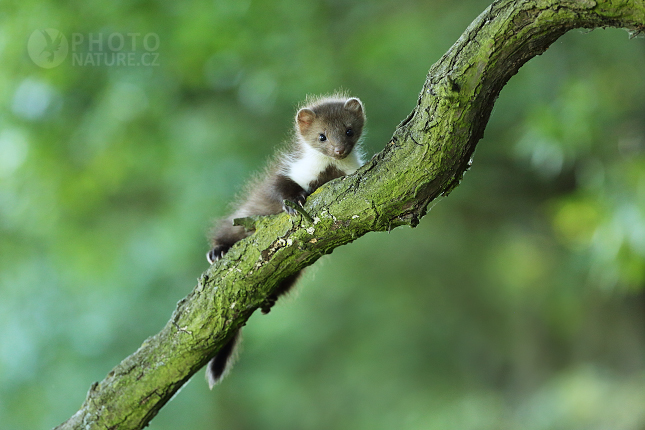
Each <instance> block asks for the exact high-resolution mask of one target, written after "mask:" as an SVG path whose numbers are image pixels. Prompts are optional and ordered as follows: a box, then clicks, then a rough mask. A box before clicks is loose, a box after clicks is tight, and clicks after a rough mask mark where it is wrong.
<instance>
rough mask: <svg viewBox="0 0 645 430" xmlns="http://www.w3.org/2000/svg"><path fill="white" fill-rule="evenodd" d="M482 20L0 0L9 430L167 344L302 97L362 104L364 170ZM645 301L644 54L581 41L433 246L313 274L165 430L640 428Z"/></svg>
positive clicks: (500, 142) (517, 82)
mask: <svg viewBox="0 0 645 430" xmlns="http://www.w3.org/2000/svg"><path fill="white" fill-rule="evenodd" d="M487 5H488V2H487V1H485V0H468V1H460V2H454V1H448V0H429V1H400V0H396V1H395V0H377V1H358V0H356V1H349V2H347V1H342V2H341V1H339V0H327V1H320V0H318V1H310V2H303V1H298V0H283V1H260V0H239V1H233V0H230V1H221V0H218V1H201V0H189V1H184V2H171V1H134V2H123V1H114V2H81V1H72V2H59V1H53V0H41V1H38V2H36V1H25V2H21V3H20V4H19V5H18V4H17V3H16V2H9V3H7V2H3V3H2V4H1V5H0V102H1V103H0V428H2V429H3V430H26V429H43V428H51V427H54V426H56V425H58V424H59V423H60V422H62V421H64V420H66V419H67V418H68V417H69V416H71V415H72V414H73V413H74V412H75V411H76V410H77V409H78V407H79V406H80V404H81V403H82V401H83V399H84V397H85V395H86V392H87V390H88V388H89V386H90V385H91V383H92V382H94V381H99V380H101V379H103V377H104V376H105V375H106V374H107V373H108V372H109V371H110V369H111V368H112V367H113V366H115V365H116V364H117V363H119V362H120V361H121V360H122V359H123V358H124V357H126V356H127V355H129V354H130V353H132V352H133V351H135V350H136V349H137V348H138V346H139V345H140V344H141V343H142V342H143V340H144V339H145V338H146V337H148V336H150V335H153V334H155V333H156V332H157V331H159V330H160V329H161V328H162V327H163V325H164V324H165V323H166V321H167V320H168V318H169V317H170V315H171V313H172V311H173V309H174V307H175V304H176V302H177V301H178V300H180V299H181V298H182V297H184V296H185V295H186V294H188V293H189V292H190V291H191V290H192V288H193V287H194V286H195V284H196V278H197V277H198V276H199V274H200V273H201V272H202V271H204V270H205V269H206V268H207V263H206V259H205V253H206V251H207V247H208V245H207V241H206V239H205V236H206V232H207V230H208V228H209V226H210V225H211V222H212V220H213V219H214V218H215V217H217V216H222V215H224V214H225V213H226V208H227V204H228V203H229V202H230V201H231V200H232V199H233V197H234V195H235V194H236V193H237V192H239V191H240V189H241V188H242V185H243V183H244V181H245V180H246V179H247V178H248V177H249V176H250V175H252V173H253V172H255V171H257V170H259V169H261V168H262V166H263V164H264V162H265V160H266V159H267V157H269V156H270V154H271V153H272V151H273V148H274V147H275V146H276V145H278V144H280V142H282V141H283V140H284V139H285V138H286V137H287V136H288V133H289V130H290V128H291V126H292V125H291V124H292V117H293V115H294V113H295V108H296V106H297V104H298V103H300V102H301V101H302V100H303V99H304V97H305V95H306V94H320V93H328V92H332V91H334V90H337V89H345V90H348V91H349V92H351V94H353V95H356V96H358V97H360V98H361V99H362V100H363V102H364V103H365V106H366V111H367V114H368V134H367V139H366V142H365V146H366V150H367V152H368V153H369V154H370V155H372V154H374V153H376V152H378V151H379V150H380V149H381V148H382V147H383V146H384V145H385V143H386V142H387V141H388V139H389V138H390V136H391V134H392V132H393V130H394V128H395V126H396V125H397V124H398V123H399V122H400V121H401V120H402V119H404V118H405V117H406V116H407V114H408V113H409V112H410V111H411V110H412V108H413V106H414V104H415V102H416V99H417V94H418V92H419V91H420V89H421V85H422V83H423V81H424V78H425V74H426V72H427V70H428V69H429V67H430V66H431V64H432V63H434V62H435V61H436V60H437V59H438V58H439V57H440V56H441V55H442V54H443V53H444V52H445V51H446V50H447V49H448V48H449V47H450V46H451V45H452V43H454V41H456V40H457V38H458V37H459V36H460V34H461V33H462V32H463V30H464V29H465V28H466V27H467V26H468V24H469V23H470V22H471V21H472V20H473V19H474V18H475V17H476V16H477V15H478V14H479V13H481V12H482V11H483V10H484V9H485V7H486V6H487ZM45 28H51V29H55V30H58V31H60V32H61V33H62V34H64V35H65V36H66V39H67V41H68V49H69V52H68V56H67V57H66V58H65V60H64V61H63V62H62V63H61V64H60V65H58V66H56V67H52V68H42V67H39V66H37V65H36V64H35V63H34V62H33V61H32V60H31V57H30V55H29V54H30V49H28V40H29V39H30V36H31V35H32V33H33V32H35V31H39V30H40V29H45ZM115 34H116V36H114V35H115ZM129 34H134V35H132V36H129ZM149 34H151V35H152V36H149V37H150V38H149V39H146V42H147V44H144V43H143V42H144V38H145V36H146V35H149ZM78 35H80V36H78ZM35 37H37V36H35ZM74 38H75V39H74ZM80 38H83V40H81V39H80ZM121 39H124V41H125V43H124V44H123V46H119V45H120V40H121ZM73 42H74V43H76V44H74V45H73V44H72V43H73ZM108 42H111V45H109V44H108ZM157 42H158V43H157ZM112 48H117V49H112ZM119 53H123V54H124V55H128V56H132V58H134V60H133V61H135V63H127V64H115V61H114V60H113V59H112V58H113V57H112V55H115V54H119ZM146 53H150V54H155V56H154V58H153V57H152V56H148V57H143V54H146ZM94 54H98V56H95V55H94ZM88 56H91V57H92V58H91V59H90V60H88ZM128 58H130V57H128ZM144 58H146V59H147V60H153V61H154V62H155V64H156V65H152V64H150V61H146V64H138V65H137V64H136V62H139V61H140V60H143V59H144ZM98 61H101V63H100V64H96V63H97V62H98ZM106 62H107V63H108V64H105V63H106ZM92 63H94V65H93V64H92ZM110 63H111V64H110ZM644 285H645V40H644V39H642V38H634V39H630V38H629V35H628V33H627V32H625V31H623V30H610V29H606V30H596V31H593V32H587V31H572V32H570V33H569V34H567V35H565V36H564V37H562V38H561V39H560V40H558V41H557V42H556V43H555V44H554V45H553V46H552V47H551V48H550V49H549V50H548V51H547V52H546V53H545V54H544V55H542V56H540V57H538V58H535V59H533V60H532V61H530V62H529V63H528V64H527V65H526V66H524V67H523V68H522V69H521V70H520V72H519V73H518V74H517V75H516V76H515V77H513V78H512V79H511V81H510V82H509V84H508V85H507V86H506V87H505V88H504V90H503V91H502V93H501V96H500V97H499V99H498V101H497V104H496V105H495V109H494V111H493V114H492V118H491V121H490V123H489V125H488V127H487V129H486V134H485V137H484V139H483V140H482V141H481V142H480V144H479V146H478V149H477V151H476V153H475V156H474V164H473V167H472V168H471V169H470V171H469V172H468V173H467V174H466V175H465V177H464V180H463V183H462V185H461V186H460V187H458V188H457V189H456V190H455V191H453V193H452V194H451V195H450V196H449V197H447V198H443V199H442V200H441V201H439V202H438V203H437V204H436V205H435V206H433V208H432V210H431V211H430V212H429V214H428V215H427V216H426V217H425V218H424V219H423V220H422V222H421V224H420V225H419V226H418V227H417V228H416V229H410V228H407V227H406V228H399V229H395V230H393V231H392V232H390V233H373V234H369V235H367V236H365V237H363V238H361V239H359V240H357V241H356V242H354V243H352V244H351V245H348V246H345V247H341V248H339V249H337V250H335V251H334V253H333V254H332V255H330V256H326V257H324V258H322V259H321V260H320V261H318V262H317V263H316V264H315V265H314V266H313V267H311V268H309V270H308V271H307V273H306V276H305V277H304V279H303V280H302V282H300V286H299V291H298V293H296V294H294V295H293V296H292V297H291V298H288V299H287V300H282V301H281V302H280V303H279V304H278V306H276V308H274V310H273V312H271V314H270V315H268V316H259V315H254V316H253V317H252V318H251V319H250V321H249V323H248V325H247V326H246V327H245V329H244V336H245V340H244V351H243V353H242V355H241V359H240V361H239V362H238V364H237V366H236V367H235V369H234V372H233V373H232V374H231V375H230V376H229V377H228V378H227V379H226V380H225V381H224V382H223V383H222V384H221V385H220V386H218V387H216V388H215V389H214V390H213V391H208V389H207V385H206V383H205V381H204V379H203V372H200V373H198V374H197V375H195V377H194V378H193V380H192V381H191V382H190V383H189V384H187V386H185V387H184V389H183V390H182V391H181V392H180V393H179V394H178V395H177V396H176V397H175V398H174V400H172V401H171V402H170V403H169V404H168V405H167V406H166V407H165V408H164V409H163V410H162V411H161V412H160V414H159V415H158V416H157V417H156V418H155V419H154V420H153V421H152V423H151V425H150V427H149V428H151V429H154V430H166V429H193V430H201V429H234V430H236V429H240V430H242V429H260V428H261V429H370V430H377V429H442V430H449V429H459V430H464V429H535V430H542V429H612V430H621V429H634V430H643V429H645V406H644V405H645V295H644V294H643V287H644Z"/></svg>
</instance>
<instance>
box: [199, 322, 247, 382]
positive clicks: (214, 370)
mask: <svg viewBox="0 0 645 430" xmlns="http://www.w3.org/2000/svg"><path fill="white" fill-rule="evenodd" d="M241 339H242V336H241V329H238V330H237V331H236V332H235V334H234V335H233V336H232V337H231V339H230V340H229V341H228V342H227V343H226V345H224V346H223V347H222V348H221V349H220V350H219V351H218V352H217V355H216V356H215V357H214V358H213V359H212V360H211V361H209V362H208V365H207V366H206V380H207V381H208V387H209V388H210V389H211V390H212V389H213V387H214V386H215V385H216V384H219V382H220V381H221V380H222V378H224V376H226V374H227V373H228V372H229V371H230V370H231V367H233V363H235V360H236V359H237V346H238V345H239V343H240V340H241Z"/></svg>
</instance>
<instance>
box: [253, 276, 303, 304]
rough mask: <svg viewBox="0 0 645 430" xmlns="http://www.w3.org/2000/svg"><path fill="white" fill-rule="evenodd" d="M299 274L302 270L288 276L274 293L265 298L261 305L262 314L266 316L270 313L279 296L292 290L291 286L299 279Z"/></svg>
mask: <svg viewBox="0 0 645 430" xmlns="http://www.w3.org/2000/svg"><path fill="white" fill-rule="evenodd" d="M301 274H302V270H301V271H300V272H298V273H295V274H293V275H291V276H289V277H288V278H287V279H285V280H284V281H282V283H281V284H280V286H279V287H278V289H277V290H276V291H275V293H273V294H271V295H270V296H268V297H267V298H266V301H265V302H264V303H263V304H262V307H261V310H262V313H263V314H268V313H269V312H271V308H272V307H273V305H275V302H276V301H277V300H278V298H279V297H280V296H283V295H285V294H287V293H288V292H289V291H290V290H291V288H293V286H294V285H295V284H296V282H297V281H298V279H299V278H300V275H301Z"/></svg>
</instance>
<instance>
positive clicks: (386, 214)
mask: <svg viewBox="0 0 645 430" xmlns="http://www.w3.org/2000/svg"><path fill="white" fill-rule="evenodd" d="M596 27H622V28H627V29H628V30H630V31H632V32H634V33H640V32H643V31H645V0H597V1H594V0H502V1H496V2H495V3H493V4H492V5H491V6H490V7H488V8H487V9H486V10H485V11H484V12H483V13H482V14H481V15H480V16H479V17H477V19H475V21H474V22H473V23H472V24H471V25H470V26H469V27H468V28H467V29H466V31H465V32H464V33H463V35H462V36H461V37H460V38H459V40H458V41H457V42H456V43H455V44H454V45H453V46H452V47H451V48H450V50H449V51H448V52H447V53H446V54H445V55H444V56H443V57H442V58H441V59H440V60H439V61H438V62H437V63H436V64H435V65H433V66H432V68H431V69H430V71H429V73H428V76H427V78H426V81H425V84H424V86H423V90H422V91H421V93H420V95H419V98H418V100H417V105H416V107H415V108H414V110H413V111H412V113H411V114H410V115H409V116H408V118H406V119H405V120H404V121H403V122H402V123H401V124H400V125H399V126H398V127H397V129H396V130H395V131H394V135H393V137H392V139H391V140H390V141H389V142H388V144H387V145H386V147H385V149H384V150H383V151H382V152H380V153H379V154H377V155H376V156H375V157H373V158H372V160H370V161H369V162H368V163H367V164H366V165H365V166H363V167H362V168H361V169H360V170H359V171H358V172H357V173H356V174H354V175H351V176H349V177H345V178H342V179H339V180H336V181H332V182H331V183H329V184H327V185H325V186H323V187H322V188H321V189H319V190H318V191H316V192H315V193H314V194H312V195H311V196H310V197H309V198H308V200H307V203H306V205H305V210H306V211H307V213H309V214H311V216H312V217H313V218H314V223H313V224H312V223H310V222H305V221H304V220H303V219H302V218H301V215H296V216H294V217H291V216H288V215H287V214H280V215H276V216H271V217H265V218H260V219H257V220H255V224H256V228H257V231H256V233H255V234H254V235H253V236H251V237H249V238H248V239H246V240H243V241H241V242H239V243H238V244H236V245H235V246H234V247H233V248H232V249H231V250H230V251H229V252H228V253H227V254H226V256H225V258H224V259H222V260H221V261H219V262H218V263H216V264H215V265H213V266H212V267H210V268H209V269H208V270H207V271H206V272H205V273H204V274H202V276H201V277H200V279H199V282H198V285H197V287H196V288H195V289H194V290H193V291H192V292H191V293H190V294H189V295H188V296H187V297H186V298H184V299H182V300H181V301H180V302H179V303H178V305H177V309H176V310H175V312H174V313H173V315H172V317H171V319H170V321H169V322H168V323H167V325H166V326H165V327H164V329H163V330H162V331H161V332H160V333H158V334H156V335H155V336H152V337H150V338H149V339H147V340H146V341H145V342H144V343H143V345H141V347H140V348H139V349H138V350H137V351H136V352H135V353H133V354H132V355H130V356H129V357H127V358H126V359H125V360H123V362H121V363H120V364H119V365H118V366H116V367H115V368H114V369H113V370H112V371H111V372H110V373H109V374H108V375H107V376H106V378H105V379H104V380H103V381H101V382H100V383H95V384H93V385H92V387H91V388H90V390H89V392H88V395H87V399H86V400H85V402H84V403H83V405H82V407H81V409H80V410H79V411H78V412H77V413H76V414H75V415H74V416H72V417H71V418H70V419H69V420H68V421H66V422H65V423H63V424H61V425H60V426H59V427H57V429H84V430H85V429H94V428H101V429H140V428H143V427H144V426H145V425H146V424H147V423H148V422H149V421H150V420H151V419H152V418H153V417H154V416H155V415H156V414H157V412H158V411H159V410H160V409H161V408H162V407H163V405H164V404H165V403H166V402H167V401H168V400H169V399H170V398H171V396H172V395H173V394H174V393H175V392H176V391H177V390H178V389H179V388H180V387H181V386H182V385H183V384H184V383H185V382H186V381H187V380H188V379H189V378H190V377H191V376H192V375H193V374H194V373H195V372H197V371H198V370H199V369H201V368H202V367H203V366H204V365H205V364H206V363H207V362H208V360H209V359H210V358H211V357H213V356H214V354H215V353H216V351H217V350H218V348H220V347H221V346H222V344H223V343H224V342H225V340H226V339H227V338H228V336H230V335H231V334H232V333H233V331H234V330H235V329H236V328H238V327H240V326H242V325H244V323H245V322H246V320H247V319H248V318H249V317H250V316H251V314H252V313H253V312H254V311H255V310H256V309H257V308H258V307H259V306H260V305H261V304H262V302H263V301H264V300H265V298H266V297H267V296H268V295H269V294H270V293H271V292H272V290H273V289H274V288H275V287H276V286H277V285H278V284H279V282H280V280H282V279H284V278H286V277H287V276H289V275H291V274H293V273H295V272H297V271H298V270H300V269H302V268H304V267H305V266H308V265H310V264H312V263H314V262H315V261H316V260H317V259H318V258H319V257H320V256H322V255H324V254H328V253H330V252H332V251H333V249H334V248H336V247H337V246H340V245H344V244H347V243H349V242H352V241H353V240H354V239H356V238H358V237H360V236H362V235H364V234H365V233H367V232H370V231H382V230H389V229H392V228H394V227H397V226H400V225H404V224H407V225H411V226H413V227H414V226H415V225H416V224H417V223H418V221H419V219H420V218H421V217H422V216H424V215H425V213H426V210H427V207H428V204H429V203H430V202H431V201H432V200H433V199H435V198H436V197H438V196H440V195H447V194H448V193H449V192H450V191H451V190H452V189H453V188H454V187H455V186H457V185H458V184H459V182H460V180H461V177H462V175H463V173H464V172H465V171H466V170H467V169H468V167H469V166H470V164H471V155H472V153H473V151H474V150H475V145H476V144H477V142H478V141H479V140H480V139H481V137H482V135H483V132H484V128H485V126H486V123H487V122H488V119H489V117H490V114H491V110H492V108H493V104H494V102H495V100H496V98H497V96H498V95H499V92H500V91H501V89H502V87H503V86H504V85H505V84H506V82H507V81H508V80H509V79H510V77H511V76H513V75H514V74H515V73H516V72H517V71H518V69H519V68H520V67H521V66H522V65H523V64H524V63H525V62H526V61H528V60H529V59H530V58H532V57H534V56H536V55H539V54H541V53H543V52H544V51H545V50H546V49H547V48H548V47H549V45H550V44H551V43H553V42H554V41H555V40H556V39H557V38H558V37H560V36H561V35H563V34H564V33H566V32H567V31H569V30H571V29H574V28H596Z"/></svg>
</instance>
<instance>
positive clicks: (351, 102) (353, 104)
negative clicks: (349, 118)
mask: <svg viewBox="0 0 645 430" xmlns="http://www.w3.org/2000/svg"><path fill="white" fill-rule="evenodd" d="M345 109H348V110H351V111H354V112H356V113H360V112H361V111H362V110H363V105H362V103H361V101H360V100H359V99H357V98H356V97H352V98H351V99H348V100H347V101H346V102H345Z"/></svg>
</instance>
